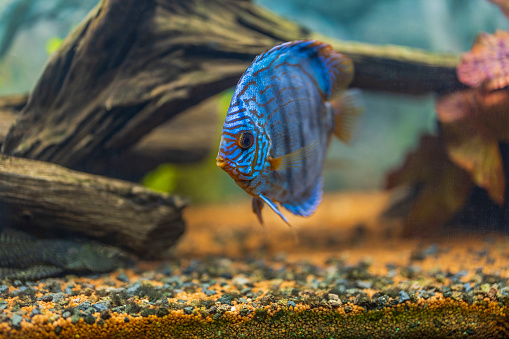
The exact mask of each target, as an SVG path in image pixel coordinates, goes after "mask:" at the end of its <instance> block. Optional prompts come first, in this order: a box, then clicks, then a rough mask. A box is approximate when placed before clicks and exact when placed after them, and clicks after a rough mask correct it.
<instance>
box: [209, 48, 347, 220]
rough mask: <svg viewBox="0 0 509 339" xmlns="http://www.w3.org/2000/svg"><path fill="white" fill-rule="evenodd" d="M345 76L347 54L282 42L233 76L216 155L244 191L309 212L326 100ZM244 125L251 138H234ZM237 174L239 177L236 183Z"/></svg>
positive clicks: (328, 117)
mask: <svg viewBox="0 0 509 339" xmlns="http://www.w3.org/2000/svg"><path fill="white" fill-rule="evenodd" d="M351 78H352V64H351V61H350V60H349V59H348V58H345V57H343V56H341V55H340V54H339V53H336V52H334V51H332V48H331V47H330V46H329V45H327V44H324V43H321V42H318V41H315V40H307V41H294V42H288V43H284V44H281V45H278V46H275V47H273V48H272V49H270V50H268V51H266V52H265V53H262V54H260V55H259V56H257V57H256V58H255V59H254V61H253V63H252V64H251V65H250V66H249V68H248V69H247V70H246V72H245V73H244V74H243V75H242V77H241V78H240V80H239V82H238V84H237V87H236V89H235V91H234V94H233V97H232V100H231V102H230V107H229V109H228V112H227V116H226V118H225V122H224V125H223V132H222V136H221V144H220V149H219V153H218V159H221V161H224V162H226V163H227V164H228V166H227V168H228V170H227V171H228V172H229V174H230V175H231V176H232V177H233V178H234V179H235V180H237V183H239V185H241V187H242V188H243V189H244V190H246V192H248V193H249V194H251V195H253V196H255V197H259V196H261V195H263V197H265V198H268V199H271V201H275V202H279V203H281V204H283V205H284V206H285V207H286V208H287V209H288V210H290V211H292V213H295V214H299V215H308V214H310V213H312V211H310V209H313V210H314V208H316V205H317V203H318V202H319V198H320V196H321V189H322V188H321V181H322V178H321V177H322V171H323V162H324V160H325V155H326V151H327V147H328V144H329V141H330V138H331V135H332V131H333V129H334V117H333V113H332V111H331V110H330V109H327V101H328V100H329V99H330V98H332V97H333V96H334V95H336V93H337V92H339V91H340V90H341V89H342V88H344V87H346V86H347V85H348V84H349V82H350V81H351ZM245 132H250V133H251V134H252V135H253V138H254V143H253V145H252V146H251V147H248V148H241V147H240V146H239V145H238V144H237V142H238V141H237V140H239V137H240V136H241V135H242V133H245ZM315 142H317V144H318V146H317V147H316V148H314V149H313V150H312V152H310V153H309V154H308V153H306V155H305V156H303V157H301V158H299V159H298V160H297V161H293V162H292V165H291V166H283V167H282V168H281V170H277V168H276V170H274V169H272V166H271V164H270V162H269V159H270V158H280V157H283V156H286V155H288V154H292V153H293V152H295V151H297V150H299V149H302V148H303V147H305V146H306V145H309V144H311V143H315ZM238 180H243V181H242V183H240V181H238Z"/></svg>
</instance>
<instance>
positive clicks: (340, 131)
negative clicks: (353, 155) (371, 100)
mask: <svg viewBox="0 0 509 339" xmlns="http://www.w3.org/2000/svg"><path fill="white" fill-rule="evenodd" d="M329 104H330V105H331V107H332V110H333V112H334V135H335V136H336V137H337V138H338V139H339V140H341V141H342V142H344V143H348V142H349V141H350V139H351V138H352V131H353V129H354V128H355V124H356V122H357V118H358V117H359V115H360V114H361V113H362V112H363V111H364V105H363V103H362V99H361V93H360V91H359V90H357V89H349V90H346V91H344V92H343V93H342V94H341V95H340V96H339V97H338V98H336V99H334V100H332V101H331V102H329Z"/></svg>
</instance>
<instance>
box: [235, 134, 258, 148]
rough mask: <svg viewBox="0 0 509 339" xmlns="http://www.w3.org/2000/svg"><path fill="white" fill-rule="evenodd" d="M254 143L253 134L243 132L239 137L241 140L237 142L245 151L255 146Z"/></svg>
mask: <svg viewBox="0 0 509 339" xmlns="http://www.w3.org/2000/svg"><path fill="white" fill-rule="evenodd" d="M253 143H254V136H253V133H251V132H242V133H241V134H240V135H239V139H238V140H237V144H238V145H239V146H240V147H241V148H244V149H247V148H249V147H251V146H253Z"/></svg>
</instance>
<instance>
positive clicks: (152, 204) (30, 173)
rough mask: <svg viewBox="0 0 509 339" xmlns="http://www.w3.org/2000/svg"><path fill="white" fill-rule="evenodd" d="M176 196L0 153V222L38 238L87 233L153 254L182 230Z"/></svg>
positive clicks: (143, 254)
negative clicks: (0, 155)
mask: <svg viewBox="0 0 509 339" xmlns="http://www.w3.org/2000/svg"><path fill="white" fill-rule="evenodd" d="M183 207H184V202H183V201H182V200H181V199H179V198H178V197H173V196H168V195H166V194H160V193H155V192H153V191H151V190H148V189H146V188H144V187H142V186H140V185H136V184H132V183H128V182H124V181H120V180H115V179H109V178H104V177H100V176H96V175H91V174H86V173H80V172H76V171H72V170H69V169H66V168H63V167H61V166H58V165H55V164H49V163H45V162H40V161H34V160H28V159H21V158H15V157H5V156H4V157H1V158H0V225H2V226H7V227H9V226H12V227H15V228H17V229H21V230H24V231H27V232H29V233H30V234H32V235H35V236H37V237H42V238H49V237H55V238H62V237H64V236H65V235H73V236H79V237H87V238H90V239H95V240H98V241H100V242H102V243H105V244H109V245H114V246H117V247H120V248H124V249H126V250H129V251H130V252H132V253H135V254H137V255H138V256H140V257H142V258H157V257H160V256H161V254H163V253H164V251H165V250H166V249H168V248H169V247H170V246H172V245H173V244H174V243H175V242H176V241H177V239H178V238H179V237H180V236H181V235H182V233H183V232H184V229H185V225H184V222H183V220H182V215H181V211H182V208H183Z"/></svg>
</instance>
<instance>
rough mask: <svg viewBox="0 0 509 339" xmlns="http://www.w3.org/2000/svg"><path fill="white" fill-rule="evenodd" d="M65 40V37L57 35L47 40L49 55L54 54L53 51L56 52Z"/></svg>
mask: <svg viewBox="0 0 509 339" xmlns="http://www.w3.org/2000/svg"><path fill="white" fill-rule="evenodd" d="M63 41H64V39H62V38H59V37H56V36H54V37H52V38H49V39H48V41H46V53H48V55H51V54H53V52H55V51H56V50H57V49H58V48H59V47H60V45H62V42H63Z"/></svg>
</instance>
